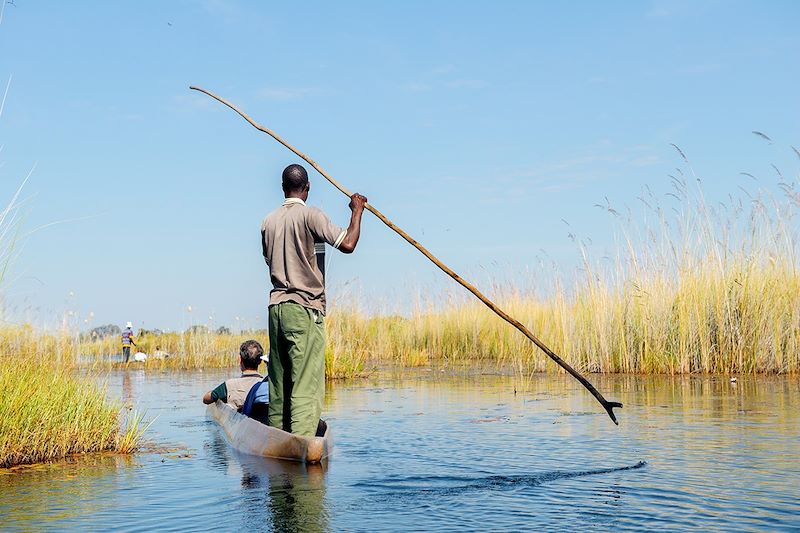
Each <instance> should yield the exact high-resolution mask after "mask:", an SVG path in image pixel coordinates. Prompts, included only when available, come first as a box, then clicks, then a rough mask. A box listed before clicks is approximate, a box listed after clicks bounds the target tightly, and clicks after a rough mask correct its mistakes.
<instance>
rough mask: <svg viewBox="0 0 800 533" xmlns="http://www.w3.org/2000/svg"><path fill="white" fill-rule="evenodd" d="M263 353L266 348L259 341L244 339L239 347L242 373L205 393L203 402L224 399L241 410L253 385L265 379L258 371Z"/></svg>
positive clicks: (207, 402) (208, 402) (209, 402)
mask: <svg viewBox="0 0 800 533" xmlns="http://www.w3.org/2000/svg"><path fill="white" fill-rule="evenodd" d="M262 355H264V349H263V348H262V347H261V345H260V344H259V343H258V342H257V341H254V340H249V341H244V342H243V343H242V345H241V347H240V348H239V368H241V370H242V375H241V376H240V377H238V378H232V379H229V380H226V381H223V382H222V383H220V384H219V386H217V388H215V389H214V390H211V391H208V392H207V393H205V395H204V396H203V403H205V404H211V403H214V402H216V401H217V400H222V401H223V402H225V403H227V404H228V405H230V406H231V407H233V408H234V409H236V410H237V411H238V410H240V409H241V408H242V405H244V401H245V399H246V398H247V394H248V393H249V392H250V389H251V388H252V387H253V385H255V384H256V383H258V382H260V381H262V380H263V379H264V376H262V375H261V374H259V373H258V365H259V364H261V356H262Z"/></svg>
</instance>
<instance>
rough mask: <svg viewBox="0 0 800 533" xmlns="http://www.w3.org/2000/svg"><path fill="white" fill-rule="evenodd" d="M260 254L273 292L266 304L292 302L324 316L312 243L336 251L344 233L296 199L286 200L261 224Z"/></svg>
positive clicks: (321, 285)
mask: <svg viewBox="0 0 800 533" xmlns="http://www.w3.org/2000/svg"><path fill="white" fill-rule="evenodd" d="M261 231H262V233H263V234H264V253H265V257H264V259H266V261H267V265H269V274H270V278H271V279H272V287H273V289H272V290H271V291H270V293H269V305H275V304H279V303H283V302H295V303H298V304H300V305H302V306H304V307H308V308H310V309H316V310H317V311H319V312H320V313H322V314H323V315H324V314H325V282H324V280H323V277H322V272H321V271H320V269H319V267H318V266H317V260H316V257H315V255H314V244H315V243H322V242H325V243H328V244H330V245H331V246H333V247H334V248H338V247H339V245H340V244H342V241H343V240H344V238H345V235H346V234H347V231H346V230H343V229H342V228H340V227H338V226H336V225H335V224H333V223H332V222H331V221H330V219H329V218H328V217H327V215H325V213H323V212H322V211H320V210H319V209H317V208H316V207H309V206H307V205H306V204H305V202H303V201H302V200H301V199H299V198H287V199H286V201H285V202H283V205H282V206H280V207H279V208H278V209H276V210H275V211H273V212H272V213H270V214H269V215H267V217H266V218H265V219H264V222H262V223H261Z"/></svg>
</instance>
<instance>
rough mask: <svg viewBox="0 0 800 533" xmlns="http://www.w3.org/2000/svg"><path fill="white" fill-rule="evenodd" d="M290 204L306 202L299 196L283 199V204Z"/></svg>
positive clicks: (303, 203)
mask: <svg viewBox="0 0 800 533" xmlns="http://www.w3.org/2000/svg"><path fill="white" fill-rule="evenodd" d="M292 204H302V205H306V203H305V202H304V201H303V200H301V199H300V198H287V199H286V200H284V201H283V205H292Z"/></svg>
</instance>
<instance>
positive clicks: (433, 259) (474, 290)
mask: <svg viewBox="0 0 800 533" xmlns="http://www.w3.org/2000/svg"><path fill="white" fill-rule="evenodd" d="M189 88H190V89H193V90H195V91H200V92H201V93H204V94H207V95H208V96H210V97H211V98H213V99H214V100H217V101H218V102H221V103H223V104H225V105H226V106H228V107H230V108H231V109H233V110H234V111H236V112H237V113H238V114H239V115H240V116H241V117H242V118H243V119H245V120H246V121H247V122H249V123H250V125H251V126H253V127H254V128H255V129H257V130H258V131H261V132H264V133H266V134H267V135H269V136H270V137H272V138H273V139H275V140H276V141H278V142H279V143H281V144H282V145H284V146H285V147H286V148H288V149H289V150H291V151H292V152H294V153H295V154H297V156H298V157H300V158H302V159H303V160H305V161H306V162H307V163H308V164H309V165H311V166H312V167H314V170H316V171H317V172H319V173H320V174H322V176H323V177H324V178H325V179H326V180H328V181H329V182H331V184H332V185H333V186H334V187H336V188H337V189H339V190H340V191H342V192H343V193H344V194H345V195H346V196H348V197H349V196H352V193H351V192H350V191H348V190H347V189H346V188H344V187H343V186H342V185H341V184H340V183H339V182H338V181H336V180H335V179H333V178H332V177H331V176H330V175H329V174H328V173H327V172H325V170H323V169H322V167H320V166H319V165H318V164H317V163H316V162H315V161H313V160H312V159H311V158H310V157H308V156H307V155H305V154H304V153H302V152H300V151H299V150H298V149H297V148H295V147H294V146H292V145H291V144H289V143H287V142H286V141H284V140H283V139H282V138H281V137H280V136H279V135H278V134H277V133H275V132H274V131H272V130H271V129H269V128H265V127H264V126H262V125H260V124H258V123H257V122H255V121H254V120H253V119H251V118H250V117H248V116H247V115H246V114H245V113H244V112H242V110H241V109H239V108H238V107H236V106H235V105H233V104H232V103H230V102H228V101H227V100H225V99H224V98H221V97H219V96H217V95H216V94H214V93H212V92H210V91H207V90H205V89H203V88H201V87H195V86H190V87H189ZM366 209H367V210H368V211H369V212H370V213H372V214H373V215H375V216H376V217H378V218H379V219H380V221H381V222H383V223H384V224H386V225H387V226H389V227H390V228H391V229H392V230H394V231H395V232H396V233H397V234H398V235H400V236H401V237H402V238H404V239H405V240H406V241H408V243H409V244H410V245H411V246H413V247H414V248H416V249H417V250H419V251H420V252H422V255H424V256H425V257H427V258H428V259H430V260H431V262H433V264H434V265H436V266H437V267H439V268H440V269H441V270H442V271H443V272H444V273H445V274H447V275H448V276H450V277H451V278H453V279H454V280H456V282H458V284H459V285H461V286H462V287H464V288H465V289H467V290H468V291H469V292H471V293H472V294H473V295H475V297H476V298H477V299H478V300H480V301H481V302H483V303H484V304H485V305H486V307H488V308H489V309H491V310H492V311H494V312H495V313H496V314H497V315H498V316H499V317H500V318H502V319H503V320H505V321H506V322H508V323H509V324H511V325H512V326H514V327H515V328H517V329H518V330H519V331H520V332H522V334H523V335H525V336H526V337H528V338H529V339H530V340H531V341H532V342H533V343H534V344H535V345H536V346H538V347H539V348H540V349H541V350H542V351H543V352H544V353H546V354H547V355H548V357H550V359H552V360H553V361H555V362H556V363H558V365H559V366H560V367H561V368H563V369H564V370H566V371H567V372H569V373H570V374H571V375H572V377H574V378H575V379H577V380H578V381H580V382H581V384H582V385H583V386H584V387H586V388H587V389H588V390H589V392H591V393H592V395H593V396H594V397H595V398H596V399H597V401H598V402H600V405H602V406H603V408H604V409H605V410H606V412H607V413H608V416H609V417H611V420H613V421H614V423H615V424H617V425H619V422H617V417H616V416H615V415H614V411H613V409H614V408H615V407H622V404H621V403H619V402H610V401H608V400H606V399H605V398H604V397H603V395H602V394H600V391H598V390H597V389H596V388H595V387H594V385H592V384H591V383H589V380H588V379H586V378H585V377H583V376H582V375H581V373H580V372H578V371H577V370H575V369H574V368H572V366H570V364H569V363H567V362H566V361H564V360H563V359H561V358H560V357H559V356H558V355H556V354H555V352H553V350H551V349H550V348H548V347H547V345H545V343H543V342H542V341H540V340H539V339H538V338H537V337H536V336H535V335H534V334H533V333H531V331H530V330H529V329H528V328H526V327H525V326H524V325H523V324H522V323H521V322H520V321H518V320H516V319H515V318H514V317H512V316H511V315H509V314H508V313H506V312H505V311H503V310H502V309H500V308H499V307H498V306H497V305H496V304H495V303H494V302H492V301H491V300H490V299H489V298H487V297H486V296H484V295H483V293H481V291H479V290H478V289H477V288H475V287H474V286H473V285H472V284H470V283H468V282H467V281H466V280H464V279H463V278H462V277H461V276H459V275H458V274H456V273H455V272H454V271H453V270H452V269H451V268H450V267H448V266H447V265H445V264H444V263H442V262H441V261H439V259H437V258H436V257H435V256H434V255H433V254H432V253H430V252H429V251H428V250H427V249H426V248H425V247H424V246H422V245H421V244H420V243H418V242H417V241H416V240H414V239H413V238H412V237H411V236H410V235H409V234H408V233H406V232H405V231H403V230H402V229H400V228H399V227H397V226H396V225H394V223H393V222H392V221H391V220H389V219H388V218H386V216H385V215H384V214H383V213H381V212H380V211H378V210H377V209H375V207H373V206H372V205H370V204H369V203H368V204H367V205H366Z"/></svg>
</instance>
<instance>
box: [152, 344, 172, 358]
mask: <svg viewBox="0 0 800 533" xmlns="http://www.w3.org/2000/svg"><path fill="white" fill-rule="evenodd" d="M168 358H169V352H165V351H164V350H162V349H161V346H158V345H156V351H155V352H153V359H168Z"/></svg>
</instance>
